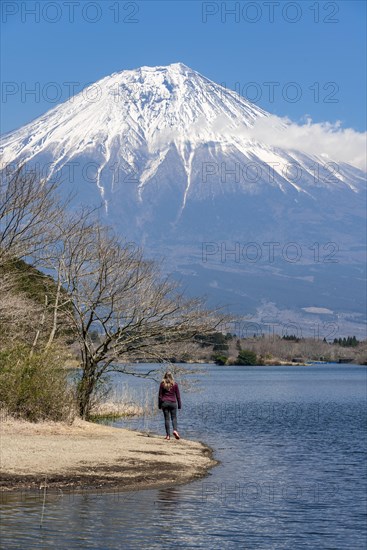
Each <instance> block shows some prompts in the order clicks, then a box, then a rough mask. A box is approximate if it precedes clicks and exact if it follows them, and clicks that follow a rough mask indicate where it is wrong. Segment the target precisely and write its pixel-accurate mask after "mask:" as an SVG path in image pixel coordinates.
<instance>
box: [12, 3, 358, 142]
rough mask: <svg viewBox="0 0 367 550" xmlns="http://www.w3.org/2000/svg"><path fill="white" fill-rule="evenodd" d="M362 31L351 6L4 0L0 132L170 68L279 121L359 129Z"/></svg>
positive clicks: (327, 4) (335, 4)
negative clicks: (146, 68)
mask: <svg viewBox="0 0 367 550" xmlns="http://www.w3.org/2000/svg"><path fill="white" fill-rule="evenodd" d="M231 12H232V13H231ZM365 24H366V3H365V2H364V1H358V0H357V1H351V0H348V1H339V2H338V1H335V2H323V1H320V2H317V1H316V2H315V1H312V2H311V1H308V0H302V1H299V2H288V1H281V0H278V1H275V2H272V1H270V2H269V1H265V0H264V1H257V2H254V1H251V2H250V1H243V2H222V1H220V2H202V1H197V0H192V1H184V2H180V1H174V2H171V1H166V2H165V1H143V2H139V1H133V2H129V1H119V0H103V1H93V2H92V1H83V0H79V1H76V0H69V1H68V2H67V1H66V0H65V1H64V0H58V1H55V0H54V1H48V0H42V1H27V2H25V1H20V0H19V1H18V0H16V1H15V0H2V2H1V27H2V28H1V31H2V37H1V67H2V69H1V80H2V90H1V91H2V93H1V115H2V117H1V133H4V132H7V131H10V130H13V129H15V128H18V127H20V126H22V125H24V124H26V123H27V122H30V121H31V120H32V119H34V118H35V117H37V116H39V115H41V114H43V113H44V112H46V111H47V110H48V109H50V108H52V107H53V106H55V105H56V104H58V103H60V102H61V101H63V100H65V99H67V97H68V96H69V95H70V91H71V90H73V89H74V91H75V92H79V91H80V90H81V89H82V88H83V87H85V85H87V84H88V83H90V82H95V81H97V80H98V79H100V78H102V77H103V76H106V75H109V74H111V73H113V72H117V71H121V70H124V69H132V68H136V67H139V66H141V65H152V66H154V65H166V64H169V63H173V62H177V61H181V62H183V63H185V64H186V65H188V66H190V67H191V68H193V69H195V70H197V71H199V72H200V73H202V74H204V75H205V76H207V77H208V78H210V79H212V80H214V81H216V82H218V83H222V84H224V85H225V86H227V87H228V88H231V89H236V90H237V91H239V92H240V93H241V94H242V95H243V96H244V97H247V98H248V99H249V100H252V101H254V102H255V103H256V104H258V105H259V106H260V107H262V108H264V109H266V110H267V111H270V112H271V113H273V114H276V115H278V116H288V117H289V118H291V119H292V120H293V121H295V122H298V123H299V122H301V121H303V120H304V117H305V115H309V116H310V117H311V118H312V120H313V122H322V121H330V122H332V123H335V121H337V120H340V121H341V122H342V126H343V128H347V127H350V128H354V129H355V130H358V131H364V130H366V107H365V96H366V68H365V67H366V33H365ZM71 83H72V84H71ZM32 90H33V92H32Z"/></svg>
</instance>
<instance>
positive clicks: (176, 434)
mask: <svg viewBox="0 0 367 550" xmlns="http://www.w3.org/2000/svg"><path fill="white" fill-rule="evenodd" d="M173 435H174V436H175V438H176V439H180V436H179V434H178V432H176V430H174V432H173Z"/></svg>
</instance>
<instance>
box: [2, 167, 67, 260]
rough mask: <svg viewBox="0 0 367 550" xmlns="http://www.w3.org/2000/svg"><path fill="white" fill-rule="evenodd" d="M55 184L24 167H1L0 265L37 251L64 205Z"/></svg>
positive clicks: (47, 236)
mask: <svg viewBox="0 0 367 550" xmlns="http://www.w3.org/2000/svg"><path fill="white" fill-rule="evenodd" d="M58 185H59V184H58V183H57V182H51V181H49V180H47V179H45V178H42V177H40V176H39V175H38V174H37V172H36V171H34V170H28V169H27V168H26V167H25V166H24V165H22V166H18V167H16V168H14V167H9V166H7V167H5V168H4V169H3V170H2V171H1V174H0V264H1V263H3V262H4V261H7V259H8V258H9V257H11V258H14V257H17V258H21V257H25V256H28V255H31V254H33V253H34V252H35V251H37V250H38V249H40V248H41V247H42V246H43V245H44V243H45V239H46V238H49V231H48V229H49V227H50V223H52V221H53V220H54V219H56V218H57V217H58V214H59V212H60V210H62V209H64V207H65V204H66V203H64V204H61V201H60V199H59V198H58V197H57V194H56V190H57V188H58Z"/></svg>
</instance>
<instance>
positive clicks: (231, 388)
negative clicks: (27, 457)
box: [1, 365, 367, 550]
mask: <svg viewBox="0 0 367 550" xmlns="http://www.w3.org/2000/svg"><path fill="white" fill-rule="evenodd" d="M207 368H208V372H207V374H205V375H201V376H199V377H198V378H199V380H200V384H199V385H201V388H202V389H203V391H201V392H199V391H198V392H195V393H185V392H183V410H182V411H180V413H179V429H180V432H181V434H182V436H183V437H185V438H191V439H200V440H202V441H204V442H206V443H207V444H209V445H210V446H212V447H213V448H214V449H215V457H216V458H217V459H218V460H220V461H221V464H220V465H219V466H217V467H216V468H214V469H213V470H211V472H210V475H209V476H207V477H206V478H204V479H202V480H200V481H195V482H193V483H190V484H188V485H185V486H178V487H172V488H168V489H162V490H150V491H138V492H135V493H118V492H113V493H109V494H101V493H94V494H91V493H89V494H88V493H84V494H69V495H68V494H61V493H60V494H50V495H47V499H46V506H45V509H44V517H43V528H42V529H40V527H39V526H40V521H41V515H42V498H41V496H39V495H35V494H34V493H33V494H29V495H26V494H17V495H15V494H13V495H7V496H4V495H3V497H2V520H1V529H2V533H1V535H2V536H1V544H2V546H1V548H4V549H14V548H17V549H22V550H24V549H36V548H37V549H39V548H44V549H50V548H56V549H68V550H72V549H77V548H85V549H92V548H93V549H94V548H95V549H100V550H102V549H103V550H110V549H111V550H112V549H130V548H131V549H135V548H139V549H155V548H208V549H210V550H215V549H218V550H219V549H249V550H253V549H261V550H273V549H274V550H280V549H287V550H288V549H289V550H300V549H312V550H316V549H317V550H318V549H330V550H336V549H337V550H339V549H340V550H346V549H349V548H350V549H353V550H358V549H361V550H362V549H363V550H364V549H365V548H366V542H367V538H366V493H367V484H366V466H365V460H366V428H365V425H366V424H365V421H366V388H367V386H366V368H365V367H362V366H353V365H315V366H307V367H240V368H239V367H216V366H212V365H210V366H208V367H207ZM124 381H126V379H125V380H124ZM130 383H131V384H132V385H135V386H136V387H138V388H139V387H140V388H141V387H142V385H143V384H144V387H146V384H147V382H145V381H141V380H135V379H134V380H131V381H130V380H129V384H130ZM148 384H151V387H152V392H156V389H157V387H156V385H154V384H153V383H150V382H149V383H148ZM162 417H163V415H162V416H161V414H159V415H158V416H157V417H154V418H149V419H145V420H143V419H139V420H133V421H125V422H120V423H119V425H121V426H124V427H131V428H133V429H141V430H149V431H154V432H157V433H162V435H163V434H164V429H163V419H162ZM167 444H168V445H169V444H170V443H167Z"/></svg>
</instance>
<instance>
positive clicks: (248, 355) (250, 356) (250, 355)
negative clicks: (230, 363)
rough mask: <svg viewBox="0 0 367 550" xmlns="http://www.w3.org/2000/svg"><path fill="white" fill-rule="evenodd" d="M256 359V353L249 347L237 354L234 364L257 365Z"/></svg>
mask: <svg viewBox="0 0 367 550" xmlns="http://www.w3.org/2000/svg"><path fill="white" fill-rule="evenodd" d="M257 364H258V360H257V356H256V353H255V352H254V351H251V350H249V349H242V350H241V351H240V352H239V354H238V356H237V361H236V365H257Z"/></svg>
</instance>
